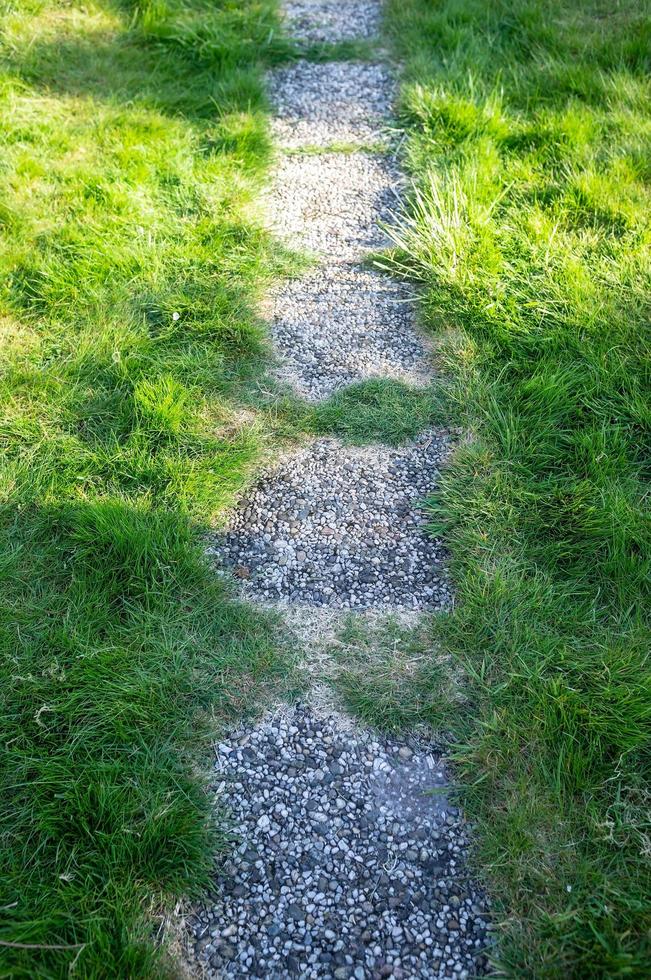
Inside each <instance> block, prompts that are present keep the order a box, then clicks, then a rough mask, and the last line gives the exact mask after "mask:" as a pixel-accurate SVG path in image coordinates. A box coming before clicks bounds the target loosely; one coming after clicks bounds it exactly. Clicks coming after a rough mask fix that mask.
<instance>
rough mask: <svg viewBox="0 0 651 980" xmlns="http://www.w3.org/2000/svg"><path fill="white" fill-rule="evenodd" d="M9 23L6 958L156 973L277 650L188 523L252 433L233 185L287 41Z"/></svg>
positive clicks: (229, 15) (12, 10)
mask: <svg viewBox="0 0 651 980" xmlns="http://www.w3.org/2000/svg"><path fill="white" fill-rule="evenodd" d="M3 29H4V43H3V47H2V64H1V70H2V86H1V95H0V113H1V116H2V124H3V125H2V137H1V140H2V164H1V168H0V182H1V184H2V191H1V195H0V196H1V200H2V205H1V214H0V221H1V224H2V241H1V244H0V268H1V271H2V275H1V280H2V287H1V291H0V303H1V309H0V346H1V348H2V356H1V372H2V373H1V376H0V388H1V395H0V402H1V404H2V415H1V418H0V452H1V453H2V455H1V458H0V538H1V544H0V657H1V664H2V681H1V684H0V690H1V694H0V699H1V701H2V708H1V711H0V716H1V719H2V721H1V722H0V725H1V728H2V731H1V732H0V753H1V754H2V762H1V764H0V772H1V774H2V775H1V777H0V779H1V786H2V791H1V797H2V803H1V805H0V810H1V817H0V827H1V833H2V846H1V847H0V906H1V908H0V943H1V944H2V945H0V975H2V976H7V977H9V976H10V977H26V978H27V977H29V978H32V977H67V976H69V975H74V976H83V977H111V978H113V977H144V976H156V977H158V976H162V975H165V974H166V973H167V971H168V970H169V969H171V967H170V964H169V962H168V961H167V960H166V959H164V958H163V955H162V954H161V953H160V952H157V950H156V946H155V943H154V942H153V938H154V935H155V933H156V932H157V931H159V925H160V916H161V915H162V914H163V912H164V910H165V909H166V908H167V907H168V906H169V904H170V903H171V902H172V901H174V900H176V899H177V898H178V897H179V896H182V895H185V894H194V893H196V891H197V890H198V889H199V888H201V887H202V885H203V884H205V883H206V881H207V875H208V872H209V867H210V855H211V853H212V852H213V850H214V846H215V844H216V834H217V829H216V828H214V827H212V825H211V817H210V813H211V808H210V806H209V802H208V797H207V796H206V795H205V794H204V789H203V785H202V781H201V778H199V777H198V776H197V773H198V772H200V771H201V765H200V763H201V761H202V760H201V758H200V755H201V752H202V751H203V749H204V748H206V747H207V745H208V740H207V736H208V733H209V731H213V732H214V730H215V724H216V721H217V722H218V721H219V719H223V718H225V717H227V716H228V715H229V713H231V712H236V713H238V714H241V712H242V711H244V710H245V709H246V708H247V706H249V705H250V704H251V703H252V699H253V696H254V695H255V694H260V693H261V692H262V690H263V688H264V687H265V686H268V685H269V684H271V683H275V681H276V679H277V678H278V679H279V678H280V677H281V675H282V674H283V672H284V671H286V668H287V664H288V662H289V660H288V657H287V656H286V654H285V652H284V651H283V649H282V648H281V647H280V646H279V643H278V640H277V637H276V631H275V627H274V623H273V622H272V621H270V620H266V619H264V618H263V617H261V616H260V615H258V614H254V613H253V612H251V611H249V610H246V609H244V608H242V607H240V606H238V605H237V604H235V603H234V602H233V601H232V600H231V599H230V598H229V597H228V595H227V594H226V593H225V592H224V590H223V589H222V588H221V587H220V586H219V584H217V582H216V580H215V578H214V576H213V575H212V574H211V573H210V571H209V570H208V569H207V568H206V566H205V563H204V560H203V558H202V556H201V551H200V546H199V542H198V538H199V534H200V531H201V528H202V527H203V526H204V525H205V523H206V522H208V521H211V520H216V519H218V518H219V515H220V513H221V512H222V510H223V509H224V507H225V506H226V505H227V504H228V503H229V502H230V501H231V500H232V498H233V495H234V493H236V492H237V491H238V490H239V489H240V488H241V487H242V486H243V485H244V484H245V483H246V481H247V480H248V479H249V475H250V472H251V469H252V467H253V466H254V465H255V463H256V461H257V460H258V459H259V458H260V454H261V451H262V450H263V449H264V448H265V446H266V444H267V443H268V442H269V440H270V439H271V438H273V425H272V420H270V417H269V414H268V413H266V414H265V413H264V412H261V411H258V410H256V408H255V406H253V407H252V401H251V397H250V390H251V389H252V388H253V386H254V383H255V381H256V379H257V378H258V377H259V375H260V372H261V369H262V365H263V353H264V350H263V346H264V345H263V332H262V329H261V326H260V324H259V323H258V321H257V318H256V315H255V313H254V308H255V300H256V296H257V294H258V291H259V290H260V289H261V288H263V287H264V284H265V283H266V282H267V281H268V279H269V277H270V276H272V275H273V274H274V272H275V269H276V266H277V265H278V262H279V261H280V260H279V258H278V257H277V255H276V253H275V252H273V251H272V249H271V246H270V243H269V242H268V240H267V237H266V235H265V234H264V233H263V232H262V231H261V230H260V228H259V226H258V225H257V223H256V220H255V215H254V212H253V210H252V207H253V203H254V201H255V196H256V194H257V189H258V185H259V181H260V178H261V176H262V174H263V173H264V168H265V166H266V164H267V160H268V156H269V146H268V141H267V135H266V127H265V118H264V113H265V105H264V100H263V95H262V89H261V80H260V62H261V60H262V59H265V60H269V61H273V60H275V59H277V58H278V57H281V56H282V52H283V50H284V48H283V45H282V42H281V40H280V39H279V38H278V32H277V25H276V21H275V4H274V3H272V2H267V0H263V2H253V0H251V2H242V0H237V2H235V0H222V2H217V3H211V4H206V3H201V2H199V0H178V2H174V3H150V4H141V5H139V6H137V7H134V6H130V5H127V4H125V5H119V4H117V3H116V4H111V3H104V2H98V3H91V4H90V5H89V4H83V5H82V4H80V5H77V4H74V3H73V4H58V3H48V2H39V0H26V2H24V3H19V4H16V5H11V6H10V7H8V8H5V12H4V15H3ZM55 947H65V948H55Z"/></svg>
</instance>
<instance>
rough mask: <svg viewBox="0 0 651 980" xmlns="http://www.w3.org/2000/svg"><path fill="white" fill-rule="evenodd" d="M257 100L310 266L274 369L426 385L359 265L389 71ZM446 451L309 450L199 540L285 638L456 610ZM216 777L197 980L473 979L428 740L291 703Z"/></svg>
mask: <svg viewBox="0 0 651 980" xmlns="http://www.w3.org/2000/svg"><path fill="white" fill-rule="evenodd" d="M380 6H381V4H380V0H288V2H286V3H285V4H284V7H285V13H286V15H287V18H288V24H289V25H290V29H291V31H292V32H293V33H294V35H295V37H296V38H297V39H298V40H299V41H301V42H304V43H306V44H311V43H320V42H324V43H329V42H337V41H348V40H366V39H369V38H372V37H374V36H375V35H376V34H377V32H378V29H379V23H380ZM269 91H270V94H271V97H272V100H273V101H274V104H275V106H276V118H275V120H274V133H275V136H276V140H277V142H278V145H279V147H280V149H281V151H283V152H282V153H281V156H280V159H279V163H278V166H277V168H276V173H275V178H274V185H273V187H272V188H271V190H270V192H269V196H268V204H269V210H270V215H271V218H272V221H273V225H274V228H275V231H276V233H277V234H279V235H280V236H281V237H283V238H285V240H286V241H287V243H288V244H289V245H290V247H299V248H301V249H303V250H305V251H307V252H308V253H311V254H312V255H313V256H314V259H315V266H314V268H312V269H311V270H310V271H309V272H308V273H307V274H306V275H304V276H303V277H302V278H300V279H297V280H292V281H290V282H286V283H284V284H282V285H281V286H280V287H279V288H278V289H277V290H276V291H275V292H274V293H273V295H272V296H271V297H270V298H269V304H268V306H269V310H268V321H269V326H270V333H271V336H272V340H273V342H274V347H275V351H276V354H277V358H278V377H279V378H280V379H281V380H282V381H283V382H285V383H287V384H288V385H290V386H291V387H293V388H294V390H295V391H296V392H297V393H298V394H300V395H301V396H303V397H304V398H306V399H310V400H319V399H323V398H326V397H328V396H329V395H331V394H332V393H333V392H335V391H336V390H338V389H340V388H342V387H344V386H346V385H349V384H351V383H353V382H360V381H364V380H365V379H368V378H377V377H390V378H396V379H399V380H402V381H405V382H407V383H411V384H414V385H423V384H426V383H427V382H428V380H429V379H430V377H431V362H430V361H431V358H430V348H429V345H428V343H427V342H426V341H425V340H424V339H423V337H422V335H421V334H420V332H419V330H418V328H417V325H416V322H415V317H414V294H413V291H411V290H410V289H409V288H408V287H407V286H404V285H402V284H399V283H396V282H394V281H392V280H390V279H388V278H385V277H383V276H382V275H380V274H379V273H378V272H376V271H373V270H372V269H370V268H368V267H365V266H364V259H365V258H366V257H367V256H368V253H369V252H370V251H374V250H377V249H381V248H383V247H385V246H386V244H387V241H388V239H387V235H386V233H385V232H384V231H383V230H382V228H381V224H382V222H388V221H390V220H391V213H392V211H395V208H396V203H397V201H398V200H399V195H400V188H401V183H402V180H401V175H400V171H399V167H398V165H397V161H396V160H395V158H394V157H393V156H392V154H391V136H390V117H389V109H390V103H391V100H392V96H393V91H394V86H393V81H392V78H391V75H390V73H389V72H388V70H387V68H386V67H385V66H384V65H382V64H366V63H365V64H357V63H353V62H341V63H326V64H312V63H308V62H298V63H297V64H294V65H291V66H290V67H287V68H281V69H279V70H278V71H276V72H274V73H272V75H271V76H270V79H269ZM344 144H345V146H344ZM351 147H352V148H355V147H356V151H355V152H350V148H351ZM315 148H316V151H315ZM374 148H379V152H376V150H375V149H374ZM450 443H451V436H450V434H449V433H448V432H446V431H444V430H439V431H431V432H428V433H424V434H423V435H422V436H421V437H420V438H419V439H417V440H415V441H414V442H413V443H412V444H411V445H408V446H405V447H402V448H399V449H389V448H387V447H383V446H377V445H374V446H366V447H352V446H346V445H342V444H341V443H340V442H338V441H337V440H334V439H321V440H316V441H314V442H312V443H311V444H310V445H308V446H306V447H304V448H302V449H300V450H298V451H296V452H295V453H293V454H292V455H290V456H288V457H287V458H286V459H284V460H281V461H278V462H276V464H275V465H274V466H273V467H271V468H270V469H268V470H267V471H266V472H265V473H264V474H263V475H262V476H261V478H260V479H259V481H258V483H257V485H256V486H255V487H254V488H253V489H252V490H251V491H250V492H249V493H248V494H247V495H246V496H245V498H244V499H243V500H242V502H241V504H240V506H239V507H238V508H237V509H236V510H235V512H234V513H233V515H232V518H231V521H230V525H229V527H228V528H227V529H226V530H225V531H224V532H223V533H221V534H219V535H218V536H215V538H214V540H213V541H212V543H211V546H210V551H211V553H212V554H213V556H214V560H215V563H216V565H217V567H218V568H219V569H220V571H221V573H222V574H229V575H233V574H234V575H235V577H236V579H238V580H239V582H240V586H241V592H242V595H243V597H245V598H248V599H249V600H251V601H255V602H262V603H265V604H266V603H269V602H273V603H274V604H280V605H281V606H282V605H284V606H286V608H287V611H288V619H287V623H288V628H289V622H290V616H289V610H290V609H291V611H292V612H291V615H292V616H296V615H301V616H306V615H307V616H308V617H309V618H310V619H311V622H313V624H314V625H315V629H316V630H318V629H319V623H320V617H321V616H323V615H340V614H338V613H336V610H340V609H354V610H359V611H360V612H359V614H360V615H364V614H365V615H367V616H370V615H377V614H378V611H379V610H393V611H398V612H399V614H400V615H404V614H405V613H404V612H403V611H404V610H410V611H411V614H412V615H414V614H417V613H418V611H419V610H438V609H442V608H444V607H446V606H449V605H450V603H451V601H452V596H451V591H450V586H449V584H448V580H447V576H446V573H445V564H444V557H445V556H444V553H443V551H442V548H441V544H440V542H438V541H436V540H435V539H433V538H432V537H431V536H428V535H427V534H426V529H425V526H426V515H425V513H424V512H423V510H422V507H421V506H420V504H421V501H422V499H423V498H424V497H426V496H427V495H429V494H431V493H433V492H434V490H435V488H436V481H437V479H438V474H439V468H440V466H441V464H442V462H443V461H444V458H445V456H446V454H447V453H448V452H449V449H450ZM364 610H366V613H364ZM305 632H306V635H308V636H309V635H310V630H309V629H308V630H306V631H305ZM297 642H298V640H297ZM308 646H309V641H308ZM308 655H309V650H308ZM314 656H315V657H317V653H316V647H314ZM317 659H318V657H317ZM317 700H318V699H317ZM214 778H215V782H214V785H213V790H214V792H215V795H216V806H217V807H218V808H219V810H220V813H221V816H220V820H221V823H222V826H223V825H224V822H226V824H227V826H228V824H229V822H230V831H231V834H232V844H231V846H230V848H228V849H227V852H226V855H225V856H224V857H223V858H222V859H221V860H220V862H219V865H218V867H217V870H216V878H215V892H214V895H213V896H212V897H211V898H210V899H209V900H206V901H204V902H203V903H202V904H201V905H198V906H195V908H194V909H193V912H192V916H191V918H190V920H189V925H190V927H191V935H192V950H191V952H192V957H191V958H192V962H193V967H194V969H195V971H198V972H200V973H201V975H202V976H205V977H209V978H222V977H224V978H230V977H256V978H260V980H263V978H264V980H267V978H274V980H285V978H287V980H294V978H305V980H308V978H333V977H334V978H336V980H365V978H368V980H377V978H382V977H396V978H398V980H400V978H403V980H406V978H412V977H413V978H421V977H422V978H437V980H443V978H465V977H471V976H472V977H474V976H478V975H482V974H483V973H485V972H486V969H487V966H486V961H485V958H484V953H483V950H484V948H485V945H486V937H487V928H488V927H487V924H486V918H485V911H484V910H485V907H486V904H485V900H484V899H483V897H482V896H481V894H480V893H479V892H478V890H477V888H476V887H475V886H474V885H473V883H472V880H471V878H470V877H469V875H468V873H467V870H466V866H465V859H466V852H467V848H468V828H467V826H466V825H465V823H464V821H463V817H462V815H461V814H460V812H459V811H458V810H457V809H456V808H454V807H452V806H450V804H449V802H448V800H447V798H446V795H445V792H444V790H445V787H446V785H447V779H446V774H445V768H444V763H443V760H442V758H441V756H440V753H439V751H438V750H437V747H436V745H435V744H434V743H433V742H431V741H427V740H426V739H425V738H424V737H422V738H418V739H417V738H415V737H413V738H411V739H410V740H405V739H400V738H389V737H380V736H379V735H377V734H373V733H371V732H369V731H367V730H364V729H361V728H359V727H358V726H356V725H353V724H352V723H351V722H350V720H348V719H345V718H344V717H343V716H340V715H338V714H336V713H333V712H332V710H330V709H326V710H325V712H324V710H323V709H320V710H317V708H315V707H309V706H307V705H303V706H298V707H297V708H294V709H292V710H289V709H286V710H282V711H276V712H272V713H270V714H268V715H267V716H266V717H265V718H263V719H262V720H261V721H258V722H257V723H252V724H249V725H246V726H243V727H242V728H240V729H238V730H236V731H234V732H232V733H231V734H230V735H229V736H228V737H227V738H225V739H224V741H223V742H222V744H221V745H220V746H219V750H218V752H217V759H216V763H215V774H214Z"/></svg>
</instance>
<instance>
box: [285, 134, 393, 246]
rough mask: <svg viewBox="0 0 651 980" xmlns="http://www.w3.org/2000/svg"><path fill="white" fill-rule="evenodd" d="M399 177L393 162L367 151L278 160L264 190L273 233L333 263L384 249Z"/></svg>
mask: <svg viewBox="0 0 651 980" xmlns="http://www.w3.org/2000/svg"><path fill="white" fill-rule="evenodd" d="M401 183H402V181H401V178H400V175H399V173H398V171H397V170H396V167H395V165H394V164H393V163H392V161H391V160H390V159H389V158H387V157H384V156H374V155H372V154H370V153H361V152H360V153H350V154H342V153H324V154H318V155H316V156H312V155H309V154H305V155H292V156H286V157H284V158H282V159H281V160H280V161H279V163H278V166H277V168H276V170H275V173H274V176H273V185H272V187H271V189H270V190H269V191H268V208H269V213H270V216H271V221H272V225H273V228H274V230H275V232H276V233H277V234H278V235H279V236H280V237H281V238H284V239H285V241H286V242H287V244H288V245H290V246H292V247H294V248H299V249H304V250H306V251H308V252H311V253H314V254H317V255H320V256H321V257H322V258H324V259H329V260H330V261H331V262H332V261H359V260H360V259H362V258H363V257H364V256H365V255H366V254H367V253H368V252H369V251H373V250H379V249H382V248H386V247H387V246H388V245H389V244H390V241H389V238H388V236H387V235H386V234H385V233H384V232H383V231H382V230H381V228H380V227H379V225H378V222H381V221H385V222H387V221H389V220H390V218H391V215H392V213H394V212H395V208H396V205H397V203H398V200H399V189H400V187H401Z"/></svg>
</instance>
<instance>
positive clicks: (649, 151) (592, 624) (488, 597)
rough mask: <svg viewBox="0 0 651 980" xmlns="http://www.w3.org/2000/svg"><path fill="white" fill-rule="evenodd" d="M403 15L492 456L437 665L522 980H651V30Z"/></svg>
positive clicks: (471, 8)
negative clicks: (446, 675) (462, 702)
mask: <svg viewBox="0 0 651 980" xmlns="http://www.w3.org/2000/svg"><path fill="white" fill-rule="evenodd" d="M650 13H651V11H650V10H649V7H648V4H644V3H643V4H640V3H639V2H638V0H619V2H618V3H616V4H612V3H605V2H601V0H582V2H580V3H575V2H570V0H549V2H545V3H543V2H541V0H509V2H506V0H437V2H429V0H390V2H389V4H388V24H389V29H390V30H391V31H392V33H393V36H394V40H395V46H396V51H397V53H398V55H399V56H400V57H401V58H402V59H403V60H404V63H405V85H404V89H403V96H402V107H401V111H402V119H403V122H404V124H405V126H406V128H407V131H408V145H407V163H408V167H409V169H410V171H411V173H412V175H413V177H414V180H415V185H416V190H415V192H414V194H413V196H412V199H411V201H410V202H409V205H408V207H407V209H406V214H405V217H404V221H403V224H402V226H401V228H400V231H399V234H398V235H397V239H398V240H397V244H396V250H395V253H394V256H393V264H394V267H395V268H396V269H397V271H398V272H399V273H400V274H404V275H407V276H410V277H413V278H415V279H417V280H419V281H420V282H422V283H423V284H424V287H425V296H424V299H423V313H424V316H425V318H426V319H427V321H428V322H429V324H430V325H431V327H432V329H434V330H436V331H438V332H439V334H440V335H441V337H442V338H443V339H444V341H445V346H446V350H447V353H446V361H447V369H448V371H449V373H450V376H451V377H452V378H453V380H454V388H453V390H452V391H451V392H450V394H451V402H452V404H456V409H455V421H456V422H457V423H460V424H462V425H464V426H465V427H466V428H467V429H468V430H469V431H471V432H472V433H473V439H472V441H471V442H470V443H468V444H467V445H464V446H463V447H462V448H461V449H460V450H459V451H458V453H457V454H456V458H455V461H454V463H453V465H452V467H451V468H450V469H449V470H448V471H447V473H446V475H445V478H444V485H443V489H442V499H440V500H438V501H437V502H436V504H434V502H433V505H432V520H433V524H434V526H436V527H437V529H439V530H443V531H444V532H445V533H446V535H447V538H448V541H449V543H450V546H451V548H452V552H453V556H454V560H453V565H454V574H455V578H456V583H457V592H458V600H459V604H458V607H457V609H456V611H455V612H454V614H452V615H451V616H449V617H448V618H447V619H446V620H444V621H443V624H442V626H441V628H440V630H439V631H438V642H440V643H442V644H443V645H444V648H445V649H446V650H447V651H448V653H449V654H451V655H452V656H453V658H454V659H455V662H456V663H458V664H460V665H463V667H464V669H465V672H466V676H467V682H466V690H465V695H466V698H467V700H466V704H467V707H468V710H467V711H465V712H461V713H460V712H458V711H456V712H455V719H456V725H457V731H458V735H459V737H460V738H461V743H460V745H459V747H458V750H457V755H458V763H459V766H460V772H461V774H462V775H463V776H464V779H465V782H466V784H467V786H469V787H470V789H469V790H468V792H467V798H466V805H467V807H468V809H469V811H470V813H471V815H472V817H473V818H474V819H475V820H477V821H478V824H479V828H480V836H479V844H478V853H477V861H478V866H479V867H483V868H484V869H485V871H486V875H487V878H488V880H489V883H490V888H491V891H492V894H493V896H494V901H495V910H496V919H497V921H498V923H499V924H500V928H501V941H500V946H499V949H498V951H497V954H496V955H497V960H498V964H499V967H500V969H501V971H502V972H503V974H504V975H507V976H511V977H545V978H557V977H558V978H560V977H580V978H587V977H590V978H591V980H592V978H598V977H603V978H606V977H608V978H613V977H626V978H640V980H641V978H643V977H648V976H649V975H650V974H651V944H650V940H649V930H650V927H651V919H650V916H649V910H650V909H651V870H650V866H651V862H650V860H649V858H650V853H649V840H650V834H651V822H650V820H649V805H650V803H651V793H650V790H649V774H650V765H649V762H650V753H649V747H650V745H649V734H650V732H651V671H650V669H649V650H650V649H651V629H650V622H649V618H650V613H651V596H650V591H651V590H650V586H651V514H650V512H649V511H650V508H649V476H650V475H651V454H650V440H649V428H650V426H649V423H650V421H651V412H650V406H651V384H650V380H651V378H650V375H651V343H650V335H649V313H650V309H651V303H650V299H651V289H650V286H651V250H650V247H649V246H650V244H651V225H650V218H649V216H650V215H651V191H650V184H651V169H650V168H649V160H651V115H650V112H649V110H650V108H651V98H650V86H649V74H648V73H649V67H650V55H651V30H650V27H651V17H650V16H649V14H650Z"/></svg>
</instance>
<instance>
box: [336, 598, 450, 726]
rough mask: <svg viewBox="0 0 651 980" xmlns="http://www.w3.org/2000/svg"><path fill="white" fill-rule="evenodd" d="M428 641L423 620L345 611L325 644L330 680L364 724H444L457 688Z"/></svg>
mask: <svg viewBox="0 0 651 980" xmlns="http://www.w3.org/2000/svg"><path fill="white" fill-rule="evenodd" d="M431 645H432V644H431V625H430V623H429V622H428V621H426V620H421V621H420V622H418V623H414V622H410V621H408V620H407V621H405V618H404V617H400V616H386V615H384V616H378V617H377V618H369V617H364V618H360V617H357V616H351V617H349V619H347V620H346V622H345V623H344V624H343V627H342V628H341V630H340V631H339V632H338V634H337V636H336V638H335V640H334V641H333V642H332V644H331V645H330V646H329V647H328V649H327V653H328V655H329V657H330V658H331V659H332V662H333V667H332V668H331V671H330V673H331V674H332V684H333V686H334V687H335V689H336V690H337V691H338V692H339V694H340V695H341V697H342V698H343V700H344V703H345V704H346V706H347V707H348V709H349V710H350V711H351V712H352V713H353V714H355V715H356V716H357V717H358V718H359V719H360V720H361V721H362V722H364V723H365V724H367V725H372V726H374V727H376V728H380V729H383V730H385V731H392V732H400V731H405V730H406V729H410V728H414V727H416V726H419V725H427V726H430V727H434V728H436V729H438V731H441V730H442V729H447V728H448V727H449V726H450V721H451V714H452V711H453V705H454V703H455V702H456V699H457V697H458V691H457V690H456V689H455V682H454V678H453V677H452V675H451V672H450V669H449V664H448V663H447V662H446V658H445V657H444V656H443V655H441V656H440V657H439V658H438V659H436V658H434V657H433V656H432V650H431Z"/></svg>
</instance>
